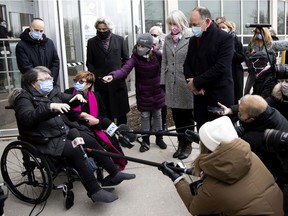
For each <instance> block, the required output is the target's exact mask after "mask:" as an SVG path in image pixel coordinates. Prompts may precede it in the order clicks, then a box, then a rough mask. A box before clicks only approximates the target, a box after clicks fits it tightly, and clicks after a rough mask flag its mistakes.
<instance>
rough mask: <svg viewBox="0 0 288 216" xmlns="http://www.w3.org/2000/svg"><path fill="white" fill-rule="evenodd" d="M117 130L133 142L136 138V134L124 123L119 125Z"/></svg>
mask: <svg viewBox="0 0 288 216" xmlns="http://www.w3.org/2000/svg"><path fill="white" fill-rule="evenodd" d="M118 131H119V133H121V134H122V135H123V136H125V137H127V138H128V139H129V141H130V142H134V141H136V140H137V135H136V134H135V133H133V131H132V130H131V129H130V128H129V127H128V126H127V125H126V124H121V125H119V127H118Z"/></svg>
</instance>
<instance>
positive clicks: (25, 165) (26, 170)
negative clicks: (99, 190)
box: [1, 135, 103, 209]
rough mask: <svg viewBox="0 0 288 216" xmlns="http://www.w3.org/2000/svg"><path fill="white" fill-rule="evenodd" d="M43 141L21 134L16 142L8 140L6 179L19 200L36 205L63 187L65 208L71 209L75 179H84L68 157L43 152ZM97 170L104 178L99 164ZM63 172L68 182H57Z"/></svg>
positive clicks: (3, 162) (4, 164) (3, 159)
mask: <svg viewBox="0 0 288 216" xmlns="http://www.w3.org/2000/svg"><path fill="white" fill-rule="evenodd" d="M42 142H43V143H45V142H46V140H39V138H36V139H35V138H33V137H25V136H21V135H20V136H18V140H17V141H13V142H11V143H9V144H8V145H7V146H6V148H5V149H4V151H3V154H2V157H1V172H2V176H3V180H4V182H5V183H6V185H7V188H8V189H9V191H11V193H12V194H13V195H15V196H16V197H17V198H18V199H20V200H22V201H24V202H27V203H30V204H35V205H37V204H40V203H42V202H44V201H46V200H47V199H48V197H49V196H50V194H51V192H52V190H62V192H63V195H64V207H65V208H66V209H69V208H71V207H72V206H73V204H74V193H73V191H72V189H73V182H74V181H81V178H80V176H79V174H78V173H77V171H76V170H75V169H74V168H72V167H70V166H69V164H67V161H65V158H61V157H58V158H57V157H52V156H49V155H43V154H42V153H40V152H39V151H38V150H37V148H36V147H35V144H36V145H38V144H39V145H41V143H42ZM31 143H33V144H31ZM96 171H97V179H98V180H99V181H101V180H102V179H103V173H102V171H103V170H102V169H101V168H100V167H97V166H96ZM60 173H64V174H65V175H66V181H65V182H64V183H62V184H56V181H55V179H56V178H57V177H58V176H59V174H60Z"/></svg>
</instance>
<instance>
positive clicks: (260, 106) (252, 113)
mask: <svg viewBox="0 0 288 216" xmlns="http://www.w3.org/2000/svg"><path fill="white" fill-rule="evenodd" d="M240 104H244V106H245V110H244V111H245V112H246V114H247V115H248V116H249V117H254V118H255V117H258V116H259V115H260V114H261V113H263V112H264V111H265V110H266V109H267V107H268V103H267V102H266V101H265V99H264V98H263V97H261V96H260V95H244V96H243V97H242V98H241V99H240Z"/></svg>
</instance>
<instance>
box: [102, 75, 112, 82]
mask: <svg viewBox="0 0 288 216" xmlns="http://www.w3.org/2000/svg"><path fill="white" fill-rule="evenodd" d="M102 80H103V81H104V82H105V83H109V82H111V81H112V80H113V76H112V75H108V76H104V77H103V78H102Z"/></svg>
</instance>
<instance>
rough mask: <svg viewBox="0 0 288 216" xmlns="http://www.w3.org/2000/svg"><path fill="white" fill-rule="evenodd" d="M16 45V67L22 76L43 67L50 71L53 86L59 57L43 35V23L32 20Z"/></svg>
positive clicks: (55, 82)
mask: <svg viewBox="0 0 288 216" xmlns="http://www.w3.org/2000/svg"><path fill="white" fill-rule="evenodd" d="M20 39H21V41H19V43H18V44H17V45H16V59H17V65H18V68H19V70H20V72H21V73H22V74H24V73H26V72H27V71H28V70H30V69H32V68H34V67H36V66H45V67H47V68H49V69H50V70H51V73H52V74H51V76H52V77H53V80H54V85H56V84H57V80H58V76H59V67H60V64H59V57H58V54H57V51H56V48H55V46H54V43H53V41H52V40H51V39H49V38H47V37H46V35H45V34H44V21H43V20H42V19H41V18H34V19H33V20H32V22H31V24H30V26H29V28H27V29H25V30H24V32H23V33H22V34H21V35H20Z"/></svg>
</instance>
